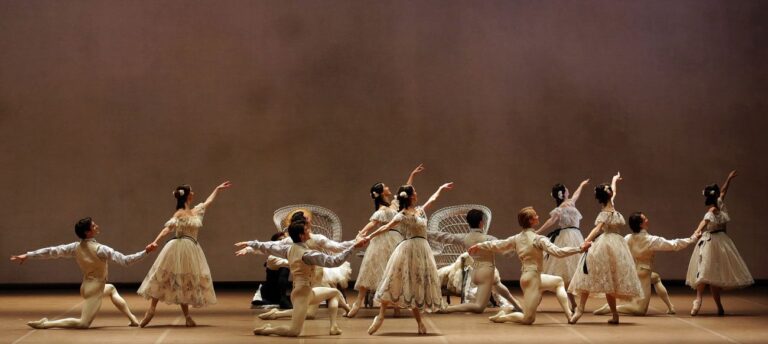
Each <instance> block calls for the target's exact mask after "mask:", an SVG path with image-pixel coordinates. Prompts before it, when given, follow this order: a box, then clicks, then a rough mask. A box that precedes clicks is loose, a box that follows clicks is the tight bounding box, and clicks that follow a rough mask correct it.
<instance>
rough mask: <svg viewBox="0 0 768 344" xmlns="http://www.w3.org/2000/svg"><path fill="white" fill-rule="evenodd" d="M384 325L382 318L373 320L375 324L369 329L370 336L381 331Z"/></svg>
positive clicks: (377, 317)
mask: <svg viewBox="0 0 768 344" xmlns="http://www.w3.org/2000/svg"><path fill="white" fill-rule="evenodd" d="M383 323H384V319H383V318H382V317H381V316H379V315H377V316H376V317H375V318H373V323H372V324H371V326H370V327H368V334H371V335H372V334H374V333H376V331H378V330H379V328H380V327H381V324H383Z"/></svg>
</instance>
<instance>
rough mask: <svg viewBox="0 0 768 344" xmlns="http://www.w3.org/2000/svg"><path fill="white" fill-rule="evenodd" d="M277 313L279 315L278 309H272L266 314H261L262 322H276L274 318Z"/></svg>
mask: <svg viewBox="0 0 768 344" xmlns="http://www.w3.org/2000/svg"><path fill="white" fill-rule="evenodd" d="M275 313H277V309H275V308H272V309H270V310H269V311H267V312H266V313H261V314H259V319H261V320H274V319H275V318H274V317H273V315H274V314H275Z"/></svg>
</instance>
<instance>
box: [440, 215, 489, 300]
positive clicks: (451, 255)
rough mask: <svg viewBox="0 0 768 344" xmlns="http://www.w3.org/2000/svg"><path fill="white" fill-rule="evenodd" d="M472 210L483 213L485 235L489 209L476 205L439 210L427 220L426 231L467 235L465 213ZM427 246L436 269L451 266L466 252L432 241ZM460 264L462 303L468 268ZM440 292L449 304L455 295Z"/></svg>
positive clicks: (468, 229)
mask: <svg viewBox="0 0 768 344" xmlns="http://www.w3.org/2000/svg"><path fill="white" fill-rule="evenodd" d="M472 209H477V210H480V211H482V212H483V224H484V225H483V233H485V234H487V233H488V228H489V227H490V226H491V209H488V207H486V206H482V205H478V204H463V205H456V206H452V207H446V208H442V209H439V210H438V211H436V212H435V213H434V214H432V217H430V218H429V223H428V225H427V226H428V230H430V231H439V232H447V233H452V234H465V233H469V231H470V228H469V224H468V223H467V213H468V212H469V211H470V210H472ZM429 244H430V245H431V246H432V251H433V252H434V253H435V263H437V268H438V269H439V268H442V267H444V266H448V265H451V264H453V263H454V262H455V261H456V260H457V259H459V257H460V256H461V255H462V253H464V252H466V249H465V248H464V247H463V246H458V245H453V244H448V245H446V244H443V243H439V242H433V241H430V243H429ZM461 262H462V270H463V273H462V283H461V287H462V290H461V292H460V293H458V295H459V296H460V297H461V302H462V303H463V302H464V301H465V296H466V286H467V280H468V276H469V266H468V265H466V263H465V261H464V260H462V261H461ZM442 291H443V295H445V297H446V300H447V302H448V303H451V299H450V295H451V294H455V293H452V292H451V291H450V290H449V289H448V288H443V289H442Z"/></svg>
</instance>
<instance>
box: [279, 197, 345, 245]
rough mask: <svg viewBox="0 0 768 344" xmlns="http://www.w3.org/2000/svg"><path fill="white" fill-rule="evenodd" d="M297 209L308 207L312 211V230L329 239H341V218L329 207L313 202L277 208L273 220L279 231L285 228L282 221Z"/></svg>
mask: <svg viewBox="0 0 768 344" xmlns="http://www.w3.org/2000/svg"><path fill="white" fill-rule="evenodd" d="M296 209H307V210H309V211H310V212H312V232H313V233H317V234H322V235H325V236H326V237H328V239H331V240H334V241H341V220H340V219H339V217H338V216H336V214H334V213H333V212H332V211H331V210H329V209H328V208H323V207H321V206H317V205H312V204H295V205H288V206H285V207H282V208H280V209H277V210H275V214H274V215H273V216H272V221H274V223H275V227H277V230H278V231H282V230H285V228H283V226H282V222H283V220H284V219H285V217H286V216H288V214H290V213H291V212H292V211H294V210H296Z"/></svg>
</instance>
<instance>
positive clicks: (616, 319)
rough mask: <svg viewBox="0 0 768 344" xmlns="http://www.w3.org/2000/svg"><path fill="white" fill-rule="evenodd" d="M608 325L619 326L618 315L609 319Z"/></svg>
mask: <svg viewBox="0 0 768 344" xmlns="http://www.w3.org/2000/svg"><path fill="white" fill-rule="evenodd" d="M608 323H609V324H611V325H618V324H619V315H618V314H615V315H614V316H613V317H612V318H611V319H609V320H608Z"/></svg>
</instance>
